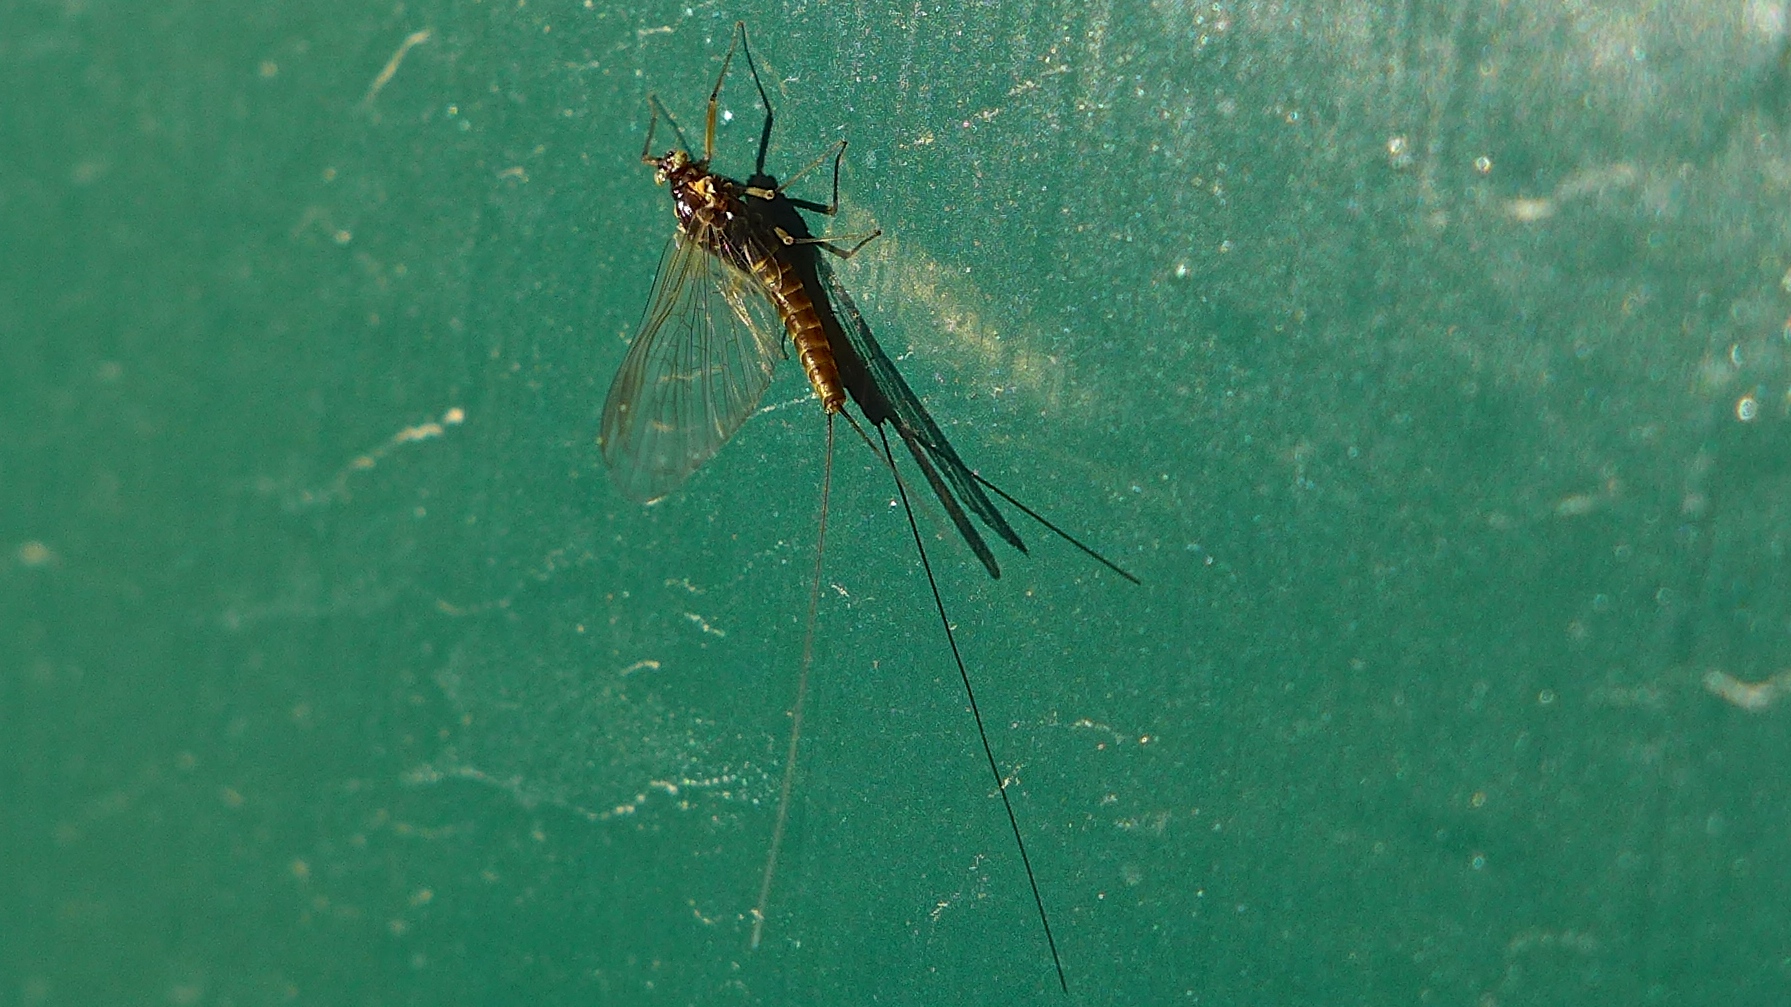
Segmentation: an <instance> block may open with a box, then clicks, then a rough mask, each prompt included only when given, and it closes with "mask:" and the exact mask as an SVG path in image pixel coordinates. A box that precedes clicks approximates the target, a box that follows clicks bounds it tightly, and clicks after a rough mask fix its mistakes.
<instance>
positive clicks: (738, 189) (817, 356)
mask: <svg viewBox="0 0 1791 1007" xmlns="http://www.w3.org/2000/svg"><path fill="white" fill-rule="evenodd" d="M654 177H655V178H656V179H658V180H659V181H661V182H663V183H665V184H666V185H669V186H671V189H672V214H673V216H675V217H677V218H678V228H679V230H681V231H682V232H683V233H684V237H685V239H686V240H689V241H695V242H697V243H698V244H700V245H702V246H703V248H704V249H705V250H706V251H708V252H709V253H710V254H711V255H714V256H715V257H716V258H718V259H720V260H721V261H723V262H725V263H727V264H728V265H730V266H733V267H734V268H735V269H738V270H740V271H741V272H742V273H745V274H747V275H748V276H751V277H752V278H753V279H754V280H756V281H758V284H759V286H760V287H761V288H762V289H763V291H764V293H765V296H766V299H767V300H769V301H770V302H771V304H772V306H773V307H775V308H776V309H777V313H778V317H780V318H781V319H782V320H783V323H784V331H785V332H786V333H788V334H789V337H790V343H791V345H793V346H795V347H796V359H797V361H798V362H800V363H801V364H802V373H803V374H804V375H805V376H807V378H808V383H809V386H810V387H812V388H813V389H814V390H815V397H816V398H819V399H820V400H821V408H822V410H824V411H825V412H829V413H837V412H839V411H840V410H841V409H842V408H844V407H845V405H846V390H845V387H844V386H843V385H842V384H841V383H840V372H839V365H838V363H837V362H836V361H835V359H834V353H833V345H832V343H831V342H830V341H829V339H828V335H827V327H826V326H825V325H824V324H823V323H822V321H821V317H822V313H821V312H819V311H817V310H816V308H815V297H814V296H811V295H810V293H809V290H810V289H811V288H810V286H809V284H808V283H805V282H804V274H805V273H808V272H812V270H803V269H801V268H799V265H798V264H797V263H796V262H793V261H791V260H792V256H791V252H790V250H791V249H793V248H795V247H796V246H794V245H791V244H786V243H784V242H783V241H781V240H778V239H777V238H776V237H775V235H776V234H777V233H778V232H777V230H776V229H775V228H774V227H773V226H772V225H771V224H769V223H768V222H767V220H766V219H765V214H764V213H763V211H762V210H760V209H759V207H758V206H754V205H752V204H765V203H767V202H769V201H768V200H765V199H764V198H762V197H760V196H756V195H753V194H752V192H751V191H750V189H749V187H748V186H746V185H745V184H743V183H741V182H738V181H735V180H734V179H731V178H729V177H727V176H726V175H721V174H717V173H716V172H713V171H710V170H709V164H708V162H707V161H692V160H690V158H689V157H688V156H687V155H686V154H685V153H684V152H683V151H681V150H673V151H670V152H668V153H667V154H666V155H665V156H663V157H661V158H659V159H657V160H656V161H655V162H654ZM811 254H812V253H811ZM816 296H820V297H823V298H824V297H825V296H826V295H825V294H818V293H817V295H816Z"/></svg>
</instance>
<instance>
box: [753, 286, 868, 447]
mask: <svg viewBox="0 0 1791 1007" xmlns="http://www.w3.org/2000/svg"><path fill="white" fill-rule="evenodd" d="M752 275H753V278H754V279H756V280H758V281H759V283H760V284H761V285H763V286H764V288H765V293H766V294H767V295H769V296H770V298H771V303H772V304H773V305H775V306H776V307H777V313H778V314H779V315H782V316H783V320H784V328H785V329H787V330H789V333H790V342H791V343H793V344H795V346H796V359H797V360H799V361H801V363H802V373H803V374H805V375H807V376H808V383H809V385H810V387H812V388H814V390H815V396H816V397H817V398H819V399H820V400H821V408H822V410H824V411H826V412H829V413H837V412H839V411H840V410H841V409H843V408H845V405H846V389H845V387H844V386H842V385H841V384H840V371H839V367H838V366H837V365H835V364H834V362H833V347H831V346H829V345H828V344H827V333H826V332H824V331H822V329H821V316H820V315H819V314H818V313H816V311H815V302H814V301H812V300H810V299H809V296H808V291H806V290H804V289H802V279H801V278H800V277H798V276H797V275H796V271H795V270H793V269H791V268H790V267H789V265H787V264H786V263H785V262H784V261H783V260H782V259H781V258H780V257H778V256H776V255H767V256H765V257H763V258H761V259H759V260H758V261H757V262H755V263H753V264H752Z"/></svg>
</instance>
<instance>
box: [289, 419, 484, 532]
mask: <svg viewBox="0 0 1791 1007" xmlns="http://www.w3.org/2000/svg"><path fill="white" fill-rule="evenodd" d="M465 422H466V410H464V409H462V408H460V407H459V406H454V407H452V408H450V409H449V410H448V411H447V412H444V413H442V416H441V419H440V420H438V421H435V422H431V423H419V424H417V425H416V426H410V427H405V428H404V429H402V430H400V431H398V432H397V433H395V434H393V435H392V436H390V437H388V438H386V441H385V443H384V444H381V445H380V446H379V447H376V448H374V449H373V450H372V451H369V452H367V453H366V454H364V455H359V456H357V457H355V458H354V459H353V460H352V461H350V462H349V463H348V464H347V465H344V466H342V471H340V472H338V473H336V478H335V479H332V480H331V481H330V485H329V487H328V488H327V489H321V490H305V491H304V492H303V493H301V494H299V498H298V501H297V503H296V506H297V507H313V506H318V505H321V504H327V503H334V502H335V501H337V500H346V499H348V479H349V477H350V476H352V475H354V474H355V473H356V472H365V471H367V470H369V469H371V468H373V467H374V466H375V465H378V464H379V463H380V461H381V460H382V459H384V458H385V457H386V456H387V455H389V454H391V453H392V452H393V451H396V450H398V449H399V448H401V447H403V446H404V445H406V444H409V443H412V442H413V441H426V440H432V439H434V438H436V437H440V436H442V435H443V434H444V433H446V432H447V428H449V427H453V426H459V425H460V424H462V423H465Z"/></svg>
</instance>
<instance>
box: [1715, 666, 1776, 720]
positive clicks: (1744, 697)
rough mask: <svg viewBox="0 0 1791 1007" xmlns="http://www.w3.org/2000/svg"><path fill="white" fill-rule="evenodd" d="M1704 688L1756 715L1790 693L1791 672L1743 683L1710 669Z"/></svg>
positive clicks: (1723, 672)
mask: <svg viewBox="0 0 1791 1007" xmlns="http://www.w3.org/2000/svg"><path fill="white" fill-rule="evenodd" d="M1704 688H1705V689H1708V690H1709V691H1710V693H1711V694H1712V695H1714V696H1717V697H1718V698H1720V699H1723V700H1725V701H1727V702H1729V703H1731V704H1733V705H1735V706H1739V707H1741V708H1742V709H1743V710H1747V711H1749V712H1751V713H1757V712H1759V711H1761V710H1764V709H1766V708H1767V707H1769V706H1771V705H1772V704H1773V703H1774V702H1777V701H1778V698H1779V697H1780V696H1782V695H1784V694H1786V693H1788V692H1791V671H1781V672H1779V673H1778V674H1776V675H1774V676H1772V677H1771V678H1769V679H1767V680H1765V681H1764V682H1743V681H1742V680H1741V679H1739V678H1736V677H1735V676H1734V675H1731V674H1729V673H1728V672H1726V671H1720V670H1718V669H1715V668H1712V669H1711V670H1710V671H1707V672H1705V673H1704Z"/></svg>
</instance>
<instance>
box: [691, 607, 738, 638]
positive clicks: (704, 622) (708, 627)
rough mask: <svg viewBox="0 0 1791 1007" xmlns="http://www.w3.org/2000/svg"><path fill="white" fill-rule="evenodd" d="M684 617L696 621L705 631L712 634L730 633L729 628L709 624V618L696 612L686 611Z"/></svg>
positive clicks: (722, 634) (725, 634)
mask: <svg viewBox="0 0 1791 1007" xmlns="http://www.w3.org/2000/svg"><path fill="white" fill-rule="evenodd" d="M684 618H686V619H689V620H690V621H691V622H694V623H696V624H697V628H699V629H701V630H702V631H703V632H705V633H708V634H710V635H711V636H727V635H728V631H727V630H725V629H716V628H715V627H714V626H711V625H709V620H707V619H705V618H703V617H702V616H700V615H698V614H696V613H695V612H686V613H684Z"/></svg>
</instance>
